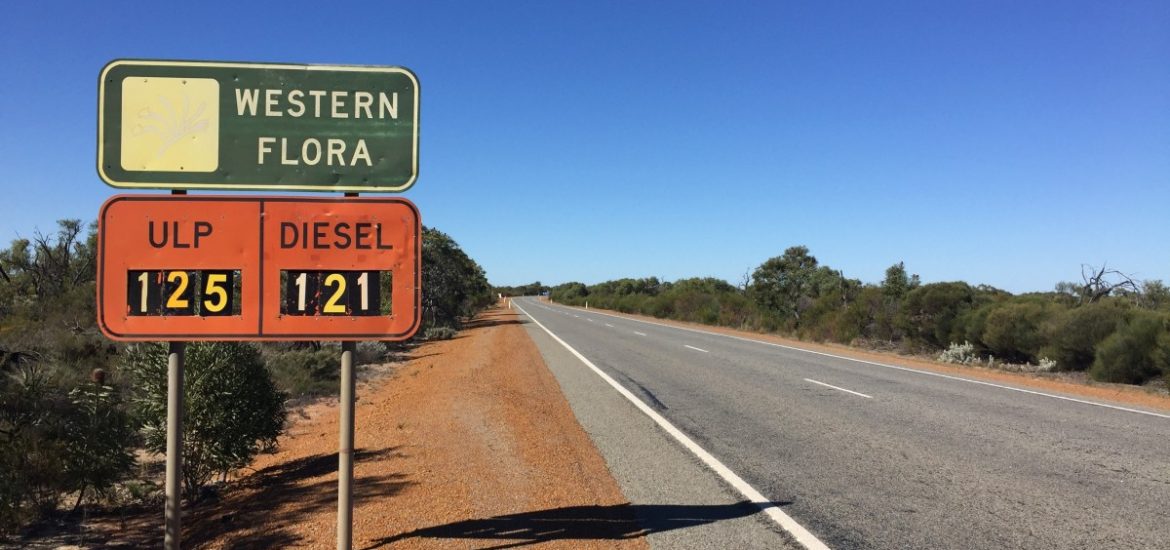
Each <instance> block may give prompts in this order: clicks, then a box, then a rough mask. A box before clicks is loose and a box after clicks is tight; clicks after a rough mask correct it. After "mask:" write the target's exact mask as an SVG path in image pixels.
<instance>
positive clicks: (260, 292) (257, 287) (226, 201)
mask: <svg viewBox="0 0 1170 550" xmlns="http://www.w3.org/2000/svg"><path fill="white" fill-rule="evenodd" d="M134 202H140V203H146V204H150V205H152V206H154V207H155V208H157V207H158V205H159V203H174V204H175V205H176V206H186V207H191V206H192V205H193V204H196V203H204V204H206V205H211V204H213V203H219V205H218V207H217V208H216V209H215V210H216V211H218V212H220V214H219V215H220V216H221V218H222V219H225V220H229V219H231V220H234V219H237V218H240V217H245V218H246V219H245V220H242V221H239V222H238V223H240V224H254V225H253V226H252V228H253V229H254V231H252V230H248V234H243V233H244V232H243V231H240V232H238V233H233V235H234V238H233V239H232V240H231V242H230V243H227V244H220V245H219V246H220V247H221V251H222V250H224V249H228V248H230V249H231V250H234V251H236V252H238V257H236V258H235V259H239V258H244V260H243V262H244V263H240V264H232V265H226V264H224V261H222V260H218V259H216V258H211V259H202V258H201V259H199V260H198V261H192V260H188V259H181V260H173V261H175V262H176V263H177V264H181V265H167V266H162V265H153V264H144V265H133V266H131V265H127V266H125V268H126V269H131V268H132V267H133V268H134V269H136V270H146V271H151V270H167V271H185V270H189V271H196V270H208V271H217V270H227V269H238V270H240V271H241V273H244V272H245V270H247V274H244V275H242V278H243V280H242V281H241V282H240V310H241V311H240V314H239V315H224V316H218V317H205V316H197V315H195V316H191V315H183V316H155V315H152V316H142V315H138V316H131V315H128V314H127V315H125V316H124V318H122V319H118V318H116V317H114V318H111V313H112V312H116V311H117V308H120V307H126V304H124V303H122V302H123V300H122V298H125V297H127V296H128V293H127V291H126V289H125V287H126V280H125V279H122V278H120V277H119V276H117V274H116V273H121V272H122V271H121V270H120V267H119V264H117V262H119V261H121V262H123V263H125V262H127V261H128V260H124V259H122V258H123V257H125V256H127V253H126V252H122V251H116V252H115V251H111V249H112V248H114V246H112V245H111V241H110V239H111V238H112V237H117V236H118V235H113V234H111V232H110V228H111V223H110V222H108V219H110V216H111V211H112V210H113V209H115V208H116V207H117V206H118V205H119V204H123V203H134ZM297 204H321V205H322V206H324V207H328V206H329V205H333V208H332V209H328V208H323V209H322V210H325V212H308V209H305V210H306V212H307V214H306V215H308V216H334V215H337V216H341V215H349V216H356V215H360V212H361V210H362V209H363V208H365V206H363V205H370V206H371V207H373V205H396V206H394V207H393V208H394V209H402V208H404V209H405V210H401V212H402V213H405V214H406V215H407V216H408V218H409V219H408V220H407V221H408V223H409V227H407V230H408V231H409V232H410V233H411V234H410V235H406V236H402V237H401V238H402V239H403V240H402V241H401V242H403V243H405V250H402V251H401V252H397V253H396V254H397V256H393V257H396V258H398V259H399V260H400V262H399V264H401V265H400V267H399V268H398V269H386V270H388V271H390V272H391V273H392V276H393V277H394V279H395V281H396V282H395V284H394V286H395V287H400V289H401V291H399V292H396V291H394V290H393V289H391V296H392V297H393V298H398V299H400V300H401V299H405V300H409V301H410V306H409V311H410V313H411V315H410V317H409V321H410V324H409V326H408V327H406V328H405V329H403V330H401V331H398V332H393V333H388V332H378V331H375V332H371V331H368V330H358V329H360V328H361V327H366V326H380V325H379V324H380V323H381V324H386V323H387V321H386V316H366V317H358V316H350V315H332V316H325V315H313V316H304V315H289V314H283V313H281V311H280V304H281V302H282V300H283V299H284V297H283V296H282V295H280V286H281V285H280V284H279V283H280V272H281V271H288V270H292V269H319V270H324V271H329V270H335V271H346V270H353V269H354V266H353V265H347V264H345V263H344V261H338V260H337V257H338V256H345V255H346V254H356V252H354V250H355V249H346V250H324V251H316V250H312V251H303V250H288V251H285V252H284V253H283V254H284V255H285V256H289V257H292V258H297V257H298V254H299V255H300V256H301V257H302V260H301V263H294V264H291V265H283V264H281V263H280V261H279V260H281V259H282V258H281V257H280V254H281V253H280V252H279V251H273V250H269V249H268V248H266V244H267V245H271V244H272V243H273V242H274V241H278V240H281V239H283V238H284V237H283V236H282V235H280V234H279V233H280V231H281V230H280V229H279V224H280V223H281V221H284V220H283V219H282V218H280V217H279V216H278V215H273V214H275V213H278V212H279V211H280V207H282V206H284V207H285V210H286V211H290V210H291V211H293V212H296V210H295V209H296V205H297ZM253 205H254V206H255V208H256V209H255V212H254V213H255V214H256V215H255V216H253V215H251V213H248V212H245V211H246V210H248V209H249V208H250V207H252V206H253ZM232 207H235V210H239V211H238V212H237V211H232V210H231V208H232ZM383 208H385V206H383ZM189 209H190V210H192V211H195V210H199V209H197V208H189ZM210 211H212V209H211V208H205V209H203V210H200V212H210ZM241 212H243V213H241ZM338 212H340V214H338ZM355 212H357V213H355ZM133 213H134V212H133V211H122V212H121V214H122V215H123V216H128V215H130V214H133ZM245 214H247V215H245ZM193 215H194V214H193ZM213 215H214V214H213ZM160 219H163V218H162V217H161V216H160ZM313 219H317V218H313ZM339 219H340V218H339ZM346 219H352V218H346ZM404 219H405V218H404ZM118 223H120V224H121V226H120V228H121V229H122V230H123V231H124V230H125V228H126V227H129V226H131V224H133V223H138V224H139V225H142V224H144V223H145V222H143V221H141V220H135V221H133V222H126V221H121V222H118ZM176 227H178V226H176ZM265 228H268V229H267V231H266V230H265ZM379 231H380V230H379ZM175 232H177V229H176V230H174V231H173V232H172V239H173V238H175V237H174V236H173V235H174V234H175ZM160 233H162V232H161V231H160ZM164 234H165V233H164ZM378 235H379V237H378V238H381V233H379V234H378ZM391 235H392V236H393V233H391ZM145 236H147V235H144V237H145ZM333 237H334V235H333V234H332V233H331V234H329V238H331V239H332V238H333ZM150 238H151V239H153V238H154V237H153V235H150ZM205 238H206V237H205ZM249 238H255V239H258V240H257V242H254V243H253V242H247V239H249ZM304 238H306V239H307V235H305V236H304ZM355 239H356V237H355ZM359 243H360V241H353V242H352V245H354V246H355V248H356V246H357V245H358V244H359ZM187 244H188V245H190V244H191V243H187ZM205 244H206V243H205ZM280 244H283V242H281V243H280ZM142 246H143V247H147V246H150V247H154V248H160V246H158V245H156V243H154V242H153V241H151V242H145V241H144V242H143V243H142ZM278 246H279V245H278ZM178 248H186V247H178ZM190 250H192V252H189V253H188V252H183V253H182V254H190V255H192V256H200V255H202V256H206V255H207V254H206V253H205V252H194V249H190ZM374 252H375V251H371V252H365V253H364V254H366V255H372V254H373V253H374ZM218 253H219V252H216V254H218ZM142 254H143V253H139V255H142ZM156 254H158V253H156ZM177 254H179V253H175V254H172V255H177ZM383 254H386V253H383ZM330 255H332V256H333V258H332V263H331V260H330ZM316 256H323V257H325V259H324V260H323V263H324V264H325V265H308V264H309V263H310V262H309V261H308V260H305V259H304V258H308V257H316ZM111 258H113V259H111ZM167 261H172V260H159V261H158V262H155V263H159V262H167ZM354 261H355V262H358V263H359V264H360V265H359V266H358V267H360V266H368V267H365V268H364V270H367V271H380V270H382V268H381V267H378V266H384V265H385V264H386V263H388V262H389V261H390V259H389V258H388V259H385V260H377V261H375V260H369V261H368V262H367V263H360V262H362V261H364V260H362V259H361V258H358V259H357V260H354ZM227 262H228V263H231V262H232V259H230V258H229V260H227ZM221 264H223V265H221ZM396 265H397V264H396ZM358 270H363V269H358ZM406 271H413V273H407V272H406ZM126 273H129V271H126ZM127 276H128V275H127ZM400 277H405V279H401V280H399V278H400ZM273 282H275V288H271V287H270V286H271V285H273ZM95 286H96V289H95V291H96V295H97V296H96V299H97V320H98V327H99V328H100V329H101V332H102V333H103V334H104V335H105V336H106V337H107V338H110V339H111V340H116V341H125V342H143V341H159V340H169V341H298V340H325V341H350V340H377V341H404V340H408V339H410V338H411V337H413V336H414V334H415V333H416V332H417V331H418V329H419V327H420V326H421V324H422V220H421V217H420V215H419V211H418V207H416V206H415V205H414V203H413V202H411V201H409V200H407V199H404V198H399V197H311V196H310V197H290V196H268V195H237V196H231V195H147V194H142V195H128V194H123V195H115V196H113V197H111V198H110V199H109V200H107V201H106V202H105V203H104V204H103V205H102V208H101V211H100V213H99V215H98V249H97V281H96V285H95ZM266 286H269V288H268V289H267V290H266V288H265V287H266ZM118 287H121V288H118ZM406 290H410V292H409V295H408V296H404V295H403V294H405V291H406ZM392 307H393V304H392ZM245 308H247V310H245ZM266 308H269V309H272V310H271V311H265V309H266ZM391 311H392V314H391V316H390V317H391V321H389V322H388V323H389V324H393V323H395V322H396V321H393V319H394V318H395V317H399V318H401V317H400V313H399V312H400V309H399V308H394V309H392V310H391ZM401 311H402V312H405V311H407V307H406V306H402V308H401ZM130 318H133V319H135V320H134V321H128V319H130ZM177 318H180V319H181V320H178V321H175V320H172V319H177ZM274 319H275V322H274ZM168 320H170V323H178V324H179V325H180V326H188V325H206V327H205V328H204V327H200V328H199V329H197V330H183V331H180V330H175V331H172V332H162V331H148V332H146V333H142V332H129V331H126V330H125V327H126V326H127V325H128V324H129V323H133V324H145V323H147V322H153V323H155V324H160V323H162V324H166V323H167V322H168ZM342 324H352V325H353V326H354V330H353V331H352V332H344V331H339V330H336V327H337V326H340V325H342ZM404 324H405V323H404V322H402V323H400V324H399V325H395V328H398V326H400V325H404ZM312 325H317V326H320V327H321V329H320V331H319V332H313V331H311V330H305V328H304V327H308V326H312ZM225 327H227V328H226V329H225ZM244 327H247V328H244Z"/></svg>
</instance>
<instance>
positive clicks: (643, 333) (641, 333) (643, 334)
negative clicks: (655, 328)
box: [634, 330, 646, 336]
mask: <svg viewBox="0 0 1170 550" xmlns="http://www.w3.org/2000/svg"><path fill="white" fill-rule="evenodd" d="M634 334H637V335H638V336H645V335H646V333H645V332H638V331H636V330H635V331H634Z"/></svg>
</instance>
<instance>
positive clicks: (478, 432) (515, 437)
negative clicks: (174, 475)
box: [98, 310, 646, 549]
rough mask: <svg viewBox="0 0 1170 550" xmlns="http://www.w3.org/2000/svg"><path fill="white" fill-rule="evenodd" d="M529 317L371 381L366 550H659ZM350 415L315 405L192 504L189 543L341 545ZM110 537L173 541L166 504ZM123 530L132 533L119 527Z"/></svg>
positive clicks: (466, 335)
mask: <svg viewBox="0 0 1170 550" xmlns="http://www.w3.org/2000/svg"><path fill="white" fill-rule="evenodd" d="M519 322H520V321H519V319H518V315H517V314H516V313H515V312H512V311H507V310H492V311H489V312H488V313H487V314H485V315H483V316H481V317H480V318H478V319H477V320H476V321H475V322H473V323H471V325H470V326H469V327H468V328H467V330H464V331H462V332H460V333H459V335H458V336H457V337H456V338H455V339H453V340H448V341H441V342H432V343H427V344H425V345H422V346H420V347H419V348H418V349H417V350H415V352H414V354H413V358H412V359H411V360H410V361H409V362H407V363H405V364H402V365H399V366H397V367H396V369H395V375H394V376H393V377H392V378H390V379H385V380H381V381H376V382H375V383H373V384H368V385H364V386H360V387H359V388H358V403H357V409H356V436H355V443H356V447H357V449H358V451H357V455H356V460H355V468H354V470H355V472H354V474H355V480H354V501H355V504H354V512H353V517H354V528H353V547H354V548H356V549H373V548H435V547H446V548H450V547H456V548H480V547H504V546H510V545H512V544H519V543H535V542H540V543H543V544H542V546H543V547H548V548H645V547H646V542H645V540H644V539H643V538H641V537H642V535H643V530H642V529H641V528H640V527H639V526H638V524H637V522H636V521H635V519H634V517H633V515H632V512H631V509H630V508H629V502H628V501H627V500H626V498H625V497H624V496H623V495H622V493H621V490H620V488H619V487H618V485H617V483H616V482H615V481H614V479H613V478H612V476H611V475H610V473H609V471H608V469H607V467H606V464H605V461H604V459H603V458H602V457H601V455H600V454H599V453H598V452H597V449H596V448H595V447H594V446H593V443H592V441H591V440H590V439H589V436H588V435H587V434H586V433H585V432H584V431H583V430H582V429H581V426H580V425H579V424H578V423H577V420H576V418H575V417H574V416H573V412H572V410H571V409H570V408H569V405H568V402H567V401H566V400H565V398H564V396H563V395H562V394H561V390H560V386H559V385H558V383H557V381H556V379H555V378H553V376H552V374H551V373H550V372H549V371H548V368H547V367H546V366H545V364H544V362H543V360H542V359H541V356H540V353H539V351H538V350H537V349H536V346H535V345H534V344H533V343H532V340H531V339H530V338H528V335H527V334H526V333H525V332H524V329H523V328H522V327H521V326H520V325H519ZM337 445H338V410H337V407H336V403H335V402H332V403H319V404H316V405H313V406H311V407H308V408H307V409H306V410H305V411H303V414H302V415H300V417H299V418H297V419H296V421H295V423H294V425H293V426H292V427H291V428H290V430H289V432H288V434H287V435H285V436H283V437H281V439H280V446H279V449H278V451H277V452H276V453H275V454H271V455H263V456H261V457H259V458H258V459H257V460H256V461H255V463H254V464H253V468H254V470H255V471H254V473H251V474H249V475H246V476H244V477H243V478H241V479H240V480H238V481H237V482H234V483H233V484H232V487H231V488H229V489H228V490H226V491H225V492H224V495H223V496H222V497H221V499H220V500H219V501H217V502H212V503H202V504H200V505H198V506H197V507H195V508H194V509H193V510H191V511H189V512H187V516H188V517H187V519H185V520H184V521H185V523H184V547H187V548H334V547H335V545H336V542H335V536H336V530H335V525H336V510H337V504H336V503H337V496H336V495H337V494H336V489H337ZM114 523H116V522H115V521H112V520H110V521H107V522H106V523H105V525H104V526H98V529H99V530H101V531H105V532H106V534H107V537H105V538H106V540H107V542H108V543H110V544H118V543H119V542H121V541H128V544H130V545H131V546H156V547H157V546H159V545H160V544H161V541H159V540H157V539H158V534H159V533H160V532H161V528H162V512H161V509H160V510H158V511H155V512H152V513H149V514H140V515H138V517H135V518H133V520H132V521H131V522H130V524H131V525H130V527H131V528H130V529H129V531H137V532H139V533H143V532H146V533H149V536H147V537H144V538H143V537H139V538H134V537H131V536H130V534H129V533H128V532H127V531H128V530H127V529H125V528H123V529H117V528H116V526H115V525H113V524H114ZM111 531H117V532H111Z"/></svg>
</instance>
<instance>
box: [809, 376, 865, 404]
mask: <svg viewBox="0 0 1170 550" xmlns="http://www.w3.org/2000/svg"><path fill="white" fill-rule="evenodd" d="M804 381H805V382H812V383H813V384H819V385H821V386H824V387H826V388H833V389H835V390H840V391H843V392H845V393H851V394H853V395H859V396H861V397H864V398H866V399H873V396H872V395H865V394H864V393H858V392H855V391H853V390H847V389H845V388H839V387H837V386H834V385H832V384H826V383H824V382H817V381H816V380H813V379H812V378H805V379H804Z"/></svg>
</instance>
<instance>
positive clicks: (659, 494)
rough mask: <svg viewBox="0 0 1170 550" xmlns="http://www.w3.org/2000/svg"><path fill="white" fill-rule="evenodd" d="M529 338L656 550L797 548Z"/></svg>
mask: <svg viewBox="0 0 1170 550" xmlns="http://www.w3.org/2000/svg"><path fill="white" fill-rule="evenodd" d="M524 326H525V328H526V329H527V331H528V335H529V336H530V337H531V339H532V341H533V342H534V343H535V344H536V347H537V349H539V350H540V354H541V356H542V357H543V359H544V363H545V364H546V365H548V368H549V370H550V371H551V372H552V374H553V375H554V376H555V377H556V379H557V381H558V382H559V383H560V387H561V391H562V392H563V393H564V396H565V398H566V399H567V400H568V402H569V405H570V406H571V407H572V410H573V413H574V414H575V415H576V418H577V421H578V422H579V423H580V424H581V426H582V427H583V428H584V429H585V432H586V433H588V434H589V437H590V438H591V439H592V440H593V443H594V444H595V445H596V447H597V449H598V451H600V453H601V455H602V456H603V457H604V458H605V461H606V464H607V465H608V467H609V471H610V473H611V474H612V475H613V477H614V478H615V479H616V480H617V482H618V484H619V485H620V487H621V489H622V492H623V493H624V494H625V496H626V498H628V499H629V500H630V502H631V504H632V507H633V509H634V511H635V514H636V515H637V517H638V518H639V520H640V521H641V522H642V524H643V526H644V527H645V528H646V530H647V535H646V537H647V540H649V542H650V544H651V546H652V547H654V548H798V546H796V545H795V543H793V542H791V541H790V540H788V538H787V537H786V536H785V535H783V534H781V533H780V532H779V529H778V528H777V527H775V525H774V524H773V523H772V522H771V520H769V519H767V517H766V516H765V515H764V514H763V513H762V512H760V511H759V509H758V508H757V507H756V506H755V505H753V504H751V503H748V502H746V501H745V499H744V498H743V497H742V496H740V495H738V494H737V493H734V492H733V490H732V489H731V488H730V487H728V486H727V485H725V484H724V483H723V482H721V481H720V480H719V479H718V478H717V477H716V475H715V474H714V473H713V472H711V471H710V470H708V469H707V468H706V467H705V466H704V465H703V464H702V463H701V462H700V461H699V460H698V458H696V457H695V456H694V455H692V454H690V453H689V452H688V451H687V450H686V449H684V448H683V447H682V446H681V445H679V444H678V443H677V442H675V441H674V440H672V439H670V438H669V437H668V436H667V434H666V433H665V432H663V431H662V429H661V428H659V427H658V426H657V425H656V424H655V423H654V422H653V421H652V420H651V419H650V418H649V417H647V416H646V415H645V414H643V413H642V412H641V411H639V410H637V409H636V408H635V407H634V406H633V405H632V404H631V403H630V402H629V401H627V400H626V399H625V398H624V397H622V396H621V395H620V394H618V393H617V392H616V391H615V390H614V389H613V388H612V387H610V386H609V385H608V384H607V383H606V382H605V381H603V380H602V379H601V378H600V377H598V376H597V375H596V374H595V373H593V372H592V371H591V370H590V369H589V368H587V367H586V366H585V365H584V364H583V363H581V361H580V360H579V359H577V358H576V357H574V356H573V355H572V354H571V353H570V352H569V351H568V350H566V349H565V348H564V347H563V346H561V345H560V344H559V343H557V342H556V341H555V340H553V339H552V338H551V337H550V336H549V335H548V334H547V333H545V332H544V331H543V330H541V329H540V328H539V327H537V326H536V325H535V324H534V323H528V324H525V325H524Z"/></svg>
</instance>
